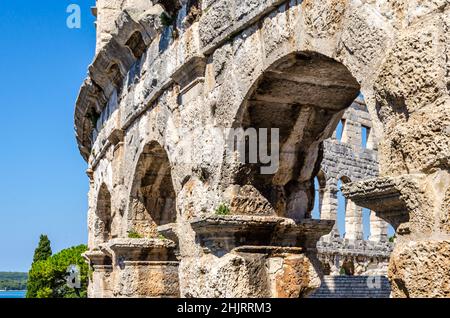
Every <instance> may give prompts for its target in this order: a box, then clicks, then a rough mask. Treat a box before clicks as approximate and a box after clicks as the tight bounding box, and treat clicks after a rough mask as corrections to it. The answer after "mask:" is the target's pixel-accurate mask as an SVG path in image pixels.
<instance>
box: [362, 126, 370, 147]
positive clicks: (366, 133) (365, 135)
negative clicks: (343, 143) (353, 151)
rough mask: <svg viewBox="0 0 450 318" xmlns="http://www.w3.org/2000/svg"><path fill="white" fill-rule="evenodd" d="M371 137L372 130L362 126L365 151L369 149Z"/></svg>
mask: <svg viewBox="0 0 450 318" xmlns="http://www.w3.org/2000/svg"><path fill="white" fill-rule="evenodd" d="M369 136H370V128H369V127H366V126H361V142H362V143H361V147H362V148H363V149H368V148H369Z"/></svg>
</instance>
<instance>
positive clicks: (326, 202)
mask: <svg viewBox="0 0 450 318" xmlns="http://www.w3.org/2000/svg"><path fill="white" fill-rule="evenodd" d="M319 193H320V197H321V200H320V201H319V202H321V206H320V219H322V220H332V221H336V217H337V215H336V214H337V204H338V200H337V192H336V191H333V190H332V189H331V187H326V188H324V189H320V190H319Z"/></svg>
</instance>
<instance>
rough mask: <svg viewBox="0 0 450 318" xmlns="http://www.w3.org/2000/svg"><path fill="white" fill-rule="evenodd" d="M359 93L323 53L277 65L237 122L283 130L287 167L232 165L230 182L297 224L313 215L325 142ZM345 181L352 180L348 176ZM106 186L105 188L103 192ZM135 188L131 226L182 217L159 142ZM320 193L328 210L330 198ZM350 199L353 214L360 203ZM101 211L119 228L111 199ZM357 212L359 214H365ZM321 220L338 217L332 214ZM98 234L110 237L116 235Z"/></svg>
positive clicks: (150, 149)
mask: <svg viewBox="0 0 450 318" xmlns="http://www.w3.org/2000/svg"><path fill="white" fill-rule="evenodd" d="M359 91H360V86H359V84H358V82H357V81H356V80H355V78H353V76H352V75H351V73H350V72H349V70H348V69H347V68H346V67H345V66H344V65H342V64H341V63H339V62H337V61H335V60H333V59H331V58H328V57H326V56H323V55H321V54H318V53H314V52H302V53H295V54H289V55H287V56H285V57H283V58H281V59H279V60H278V61H276V62H275V63H274V64H273V65H271V66H270V67H269V68H268V69H267V70H266V71H265V72H264V73H263V74H262V75H261V76H260V78H258V80H257V81H256V83H255V85H254V86H253V87H251V88H250V90H249V93H248V94H247V98H246V100H245V101H244V102H243V103H242V105H241V106H240V108H239V109H238V110H237V113H236V116H235V118H234V119H233V121H234V122H233V127H234V126H239V127H242V128H244V129H245V128H255V129H257V130H258V129H259V128H266V129H273V128H277V129H279V137H280V138H279V144H278V146H279V151H280V157H279V164H278V166H279V168H278V170H277V171H276V172H275V173H273V174H262V173H260V171H261V166H262V164H261V163H256V164H251V163H241V162H239V163H237V162H236V163H232V164H230V165H229V167H228V168H229V169H228V170H227V171H226V172H227V173H229V174H230V176H228V175H227V176H226V177H227V180H229V183H230V184H233V185H237V186H240V187H242V188H245V189H250V190H251V191H249V192H251V193H252V195H251V196H246V197H245V198H244V202H243V203H242V204H243V205H247V206H257V205H258V204H257V203H258V202H262V201H264V202H267V203H268V204H269V205H270V206H271V209H272V210H273V212H271V213H273V214H274V215H278V216H283V217H290V218H293V219H294V220H296V221H300V220H302V219H304V218H309V217H310V211H311V207H312V206H313V203H314V195H313V192H314V189H313V188H312V187H311V176H314V174H315V169H316V166H317V161H318V160H320V149H321V148H320V147H321V142H322V141H323V140H324V139H326V138H327V137H330V136H331V135H332V134H333V131H334V129H335V127H336V126H337V125H338V122H339V120H340V118H341V117H342V115H343V111H344V110H345V109H346V108H348V107H349V106H350V105H351V104H352V102H353V101H354V99H355V98H356V97H357V96H358V94H359ZM317 180H318V181H317V182H318V184H319V185H320V184H322V187H320V188H319V189H318V191H319V192H320V191H321V190H320V189H322V188H324V186H325V185H326V180H325V178H324V175H323V173H321V172H319V175H318V177H317ZM341 180H342V182H349V181H350V179H348V178H345V177H343V178H341ZM227 182H228V181H227ZM105 189H106V188H105V187H103V186H102V187H101V191H104V192H105V191H106V190H105ZM130 189H131V190H130V193H129V209H128V211H129V214H128V215H127V216H126V217H127V220H126V221H127V224H128V229H127V230H133V231H136V232H137V233H139V234H140V235H142V236H150V237H155V236H157V235H158V232H157V228H158V226H161V225H165V224H169V223H173V222H175V221H176V216H177V212H176V193H175V191H174V187H173V183H172V175H171V165H170V162H169V159H168V156H167V153H166V151H165V150H164V148H163V147H162V146H161V145H160V144H158V143H157V142H152V143H150V144H148V145H146V146H145V147H144V149H143V151H142V152H141V155H140V158H139V160H138V162H137V165H136V167H135V175H134V178H133V181H132V185H131V188H130ZM316 197H319V202H321V203H319V205H320V207H322V206H323V205H324V203H325V202H324V201H325V200H324V198H325V196H322V197H321V196H320V195H319V196H316ZM99 198H102V201H105V200H106V201H107V200H108V198H109V199H110V198H111V195H110V194H108V193H105V194H99ZM252 200H253V201H255V202H253V201H252ZM344 204H345V206H346V207H345V208H344V210H347V213H346V214H347V215H348V214H349V213H348V211H349V210H350V207H351V206H352V204H351V202H345V203H344ZM353 209H356V207H354V206H353ZM320 210H321V209H320ZM328 213H329V214H330V213H331V212H328ZM96 214H97V218H98V219H99V222H98V224H99V225H98V229H101V230H103V231H105V232H110V233H114V231H113V228H112V227H113V224H114V218H118V217H119V216H116V214H113V213H112V211H111V204H107V203H101V202H100V200H99V202H98V206H97V212H96ZM322 214H324V213H322ZM111 215H112V217H110V216H111ZM353 217H354V218H357V217H358V216H357V213H353ZM111 218H112V220H111ZM321 218H323V219H331V218H332V215H328V216H325V215H322V216H321ZM353 223H354V224H356V223H357V222H353ZM355 226H356V225H355ZM99 232H101V231H99ZM354 232H355V231H354ZM355 233H356V232H355ZM356 234H357V235H359V234H358V233H356ZM98 236H99V237H100V238H101V240H103V241H105V240H106V239H108V238H111V237H113V236H114V234H98Z"/></svg>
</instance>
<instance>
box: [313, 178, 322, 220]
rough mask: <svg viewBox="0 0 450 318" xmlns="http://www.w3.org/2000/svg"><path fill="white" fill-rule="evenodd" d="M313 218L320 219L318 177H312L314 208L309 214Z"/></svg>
mask: <svg viewBox="0 0 450 318" xmlns="http://www.w3.org/2000/svg"><path fill="white" fill-rule="evenodd" d="M311 216H312V218H313V219H314V220H320V185H319V178H317V177H315V178H314V209H313V211H312V214H311Z"/></svg>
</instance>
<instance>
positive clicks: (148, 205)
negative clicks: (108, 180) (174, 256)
mask: <svg viewBox="0 0 450 318" xmlns="http://www.w3.org/2000/svg"><path fill="white" fill-rule="evenodd" d="M176 216H177V214H176V195H175V190H174V188H173V183H172V174H171V166H170V162H169V158H168V156H167V153H166V151H165V150H164V149H163V148H162V147H161V145H160V144H158V143H157V142H151V143H150V144H148V145H146V146H145V147H144V150H143V151H142V153H141V155H140V157H139V161H138V164H137V167H136V174H135V179H134V183H133V187H132V194H131V228H130V229H129V231H133V232H136V233H137V234H139V235H140V236H143V237H157V236H158V229H157V228H158V226H161V225H166V224H169V223H174V222H175V221H176Z"/></svg>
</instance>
